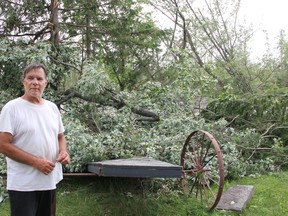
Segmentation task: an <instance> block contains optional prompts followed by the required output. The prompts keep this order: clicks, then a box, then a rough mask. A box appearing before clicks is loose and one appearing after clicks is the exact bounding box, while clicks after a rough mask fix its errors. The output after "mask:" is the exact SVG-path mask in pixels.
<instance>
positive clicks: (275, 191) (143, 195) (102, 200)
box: [0, 172, 288, 216]
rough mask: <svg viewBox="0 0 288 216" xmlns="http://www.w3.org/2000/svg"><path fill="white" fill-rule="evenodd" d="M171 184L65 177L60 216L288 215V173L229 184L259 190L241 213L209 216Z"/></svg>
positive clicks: (3, 215) (5, 208)
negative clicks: (251, 186)
mask: <svg viewBox="0 0 288 216" xmlns="http://www.w3.org/2000/svg"><path fill="white" fill-rule="evenodd" d="M168 181H169V184H165V183H164V181H163V180H158V179H148V180H139V179H131V178H130V179H129V178H97V177H73V178H68V177H66V178H65V179H64V180H63V181H62V182H61V183H60V184H59V185H58V191H57V216H76V215H79V216H98V215H99V216H102V215H103V216H104V215H107V216H110V215H115V216H118V215H119V216H132V215H133V216H134V215H135V216H145V215H147V216H154V215H155V216H162V215H163V216H170V215H171V216H174V215H179V216H182V215H183V216H184V215H185V216H186V215H191V216H194V215H195V216H206V215H207V216H216V215H222V216H238V215H243V216H259V215H260V216H266V215H269V216H280V215H281V216H282V215H283V216H285V215H288V199H287V194H288V172H284V173H276V174H272V175H266V176H260V177H257V178H242V179H239V180H237V181H233V182H226V183H225V190H226V189H228V188H229V187H231V186H233V185H253V186H255V188H256V191H255V194H254V196H253V197H252V199H251V201H250V202H249V203H248V206H247V207H246V208H245V210H244V211H243V212H241V213H239V212H231V211H216V210H215V211H213V212H212V213H209V212H207V210H206V209H205V208H204V207H202V206H201V204H199V203H197V202H196V201H195V200H194V199H193V198H192V197H190V198H189V197H186V196H185V195H183V194H182V193H181V190H179V184H178V182H177V180H175V179H171V180H170V179H169V180H168ZM171 182H172V183H171ZM167 185H169V187H167ZM171 185H172V186H171ZM170 187H173V188H174V189H173V190H170ZM0 216H9V201H8V200H7V201H6V202H4V203H2V204H0Z"/></svg>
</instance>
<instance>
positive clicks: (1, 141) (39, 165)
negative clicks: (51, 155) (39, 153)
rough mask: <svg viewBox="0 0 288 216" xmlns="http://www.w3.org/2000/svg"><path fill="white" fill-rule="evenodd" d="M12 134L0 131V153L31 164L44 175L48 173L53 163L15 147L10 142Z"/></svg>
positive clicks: (53, 165)
mask: <svg viewBox="0 0 288 216" xmlns="http://www.w3.org/2000/svg"><path fill="white" fill-rule="evenodd" d="M12 140H13V136H12V135H11V134H10V133H7V132H0V153H2V154H4V155H5V156H7V157H9V158H11V159H12V160H15V161H18V162H20V163H23V164H27V165H30V166H33V167H34V168H36V169H38V170H39V171H41V172H42V173H44V174H45V175H48V174H49V173H50V172H52V170H53V169H54V167H55V164H54V163H52V162H51V161H48V160H46V159H43V158H39V157H36V156H34V155H32V154H30V153H28V152H25V151H23V150H22V149H20V148H17V147H16V146H15V145H13V144H12Z"/></svg>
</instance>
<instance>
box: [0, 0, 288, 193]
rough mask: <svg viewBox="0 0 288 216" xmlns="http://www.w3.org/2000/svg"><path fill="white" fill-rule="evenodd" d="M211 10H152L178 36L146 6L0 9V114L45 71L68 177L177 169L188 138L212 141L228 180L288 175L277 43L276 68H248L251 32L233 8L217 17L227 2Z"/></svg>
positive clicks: (0, 166) (269, 64) (129, 2)
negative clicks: (168, 23)
mask: <svg viewBox="0 0 288 216" xmlns="http://www.w3.org/2000/svg"><path fill="white" fill-rule="evenodd" d="M189 2H190V3H189ZM212 2H213V4H211V5H206V6H207V8H206V12H205V13H204V10H203V11H201V10H199V11H198V10H197V11H195V10H194V9H193V7H191V4H192V1H186V3H187V5H185V4H186V3H185V4H184V5H181V4H180V5H178V4H176V3H177V1H173V4H172V5H171V3H172V2H171V1H163V2H161V3H163V4H159V5H155V2H154V4H153V1H152V2H150V3H152V5H154V6H155V8H158V9H159V7H163V10H161V11H162V12H164V13H165V11H166V12H167V14H170V15H171V14H173V15H175V16H172V17H173V18H171V17H170V18H171V19H172V20H173V22H174V24H175V29H168V30H167V29H164V30H163V29H159V28H158V27H157V26H156V24H155V22H153V21H152V19H151V16H150V15H149V14H148V13H145V12H144V10H143V4H145V1H136V0H135V1H133V0H125V1H114V0H111V1H110V0H105V1H97V0H93V1H90V0H83V1H63V2H60V1H58V0H51V1H48V0H45V1H44V0H43V1H41V2H40V1H39V2H38V3H37V4H32V2H31V1H28V0H22V1H6V0H3V1H1V3H0V17H1V19H0V24H2V25H1V26H2V27H1V28H0V31H1V36H0V39H1V40H0V110H1V108H2V106H3V105H4V104H5V103H6V102H7V101H9V100H10V99H12V98H14V97H17V96H19V95H21V94H22V93H23V92H22V91H23V90H22V86H21V83H20V77H21V72H22V71H23V68H24V67H25V66H26V65H27V64H28V63H30V62H32V61H38V62H42V63H44V64H45V65H46V66H47V68H48V69H49V86H48V88H47V89H46V91H45V98H46V99H49V100H51V101H53V102H55V103H56V104H57V105H58V107H59V109H60V110H61V113H62V115H63V121H64V124H65V128H66V132H65V133H66V136H67V140H68V143H69V145H68V146H69V152H70V154H71V158H72V162H71V164H69V165H67V166H65V167H64V170H65V172H85V171H86V169H87V166H86V165H87V163H88V162H92V161H99V160H104V159H114V158H128V157H132V156H149V157H153V158H155V159H159V160H163V161H167V162H170V163H173V164H179V160H180V150H181V148H182V146H183V143H184V141H185V139H186V137H187V136H188V135H189V134H190V133H191V132H192V131H194V130H206V131H209V132H210V133H211V134H213V135H214V136H215V137H216V139H217V140H218V141H219V143H220V145H221V149H222V151H223V157H224V161H225V169H226V177H227V178H238V177H239V176H245V175H257V174H260V173H263V172H267V171H275V170H278V169H279V168H281V166H283V165H286V163H287V162H286V161H287V159H286V157H285V156H284V155H283V151H284V150H285V147H287V135H286V131H287V129H286V127H287V113H286V104H287V102H286V101H285V99H286V95H283V93H285V92H287V89H286V88H287V82H286V81H285V79H284V78H283V77H285V76H282V75H283V74H284V75H285V72H286V69H287V66H286V63H285V62H287V56H288V55H287V49H286V47H287V42H286V40H285V35H284V33H283V32H282V34H281V36H282V37H281V44H280V49H281V58H280V61H279V60H277V58H274V57H272V56H271V55H270V53H267V55H265V56H264V58H263V59H262V60H261V62H260V63H259V64H256V63H252V62H251V61H250V60H249V53H248V51H247V50H246V45H247V42H248V40H249V36H248V35H247V32H249V29H245V28H244V27H243V26H241V25H240V28H238V27H239V26H238V25H237V26H235V25H236V24H235V23H236V22H234V21H233V23H231V20H232V19H230V16H229V14H230V15H233V17H234V18H235V19H236V17H237V13H236V12H237V10H238V8H239V6H240V4H239V2H238V1H233V4H231V5H230V4H229V5H230V6H232V7H233V8H232V11H230V13H228V15H227V14H226V15H225V16H224V14H222V13H221V12H224V9H225V11H226V9H227V7H226V6H225V4H222V3H225V1H224V0H223V2H222V1H219V0H214V1H212ZM8 3H9V4H8ZM41 3H42V4H41ZM146 3H147V2H146ZM220 3H221V4H220ZM13 6H15V8H16V10H13ZM224 6H225V7H224ZM185 8H186V9H185ZM164 9H165V10H164ZM230 9H231V8H230ZM35 11H37V13H36V12H35ZM227 11H228V10H227ZM16 12H17V13H16ZM92 12H93V13H92ZM207 12H209V13H207ZM35 15H37V17H38V18H37V19H35ZM222 15H223V16H222ZM179 20H180V21H179ZM229 22H230V23H229ZM234 24H235V25H234ZM179 28H180V30H179ZM217 29H218V31H216V30H217ZM224 35H225V37H224ZM163 47H164V49H163ZM161 49H163V51H161ZM279 65H280V66H279ZM260 91H261V92H264V93H266V92H269V95H264V96H263V97H259V96H258V95H259V92H260ZM275 92H276V93H277V95H275ZM244 93H245V94H244ZM255 95H256V96H255ZM206 106H207V107H206ZM202 110H204V111H202ZM5 172H6V167H5V162H4V157H3V155H1V156H0V173H1V174H5ZM1 180H2V179H0V181H1ZM0 185H1V182H0ZM2 193H3V187H2V186H0V196H1V194H2Z"/></svg>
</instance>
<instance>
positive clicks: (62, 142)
mask: <svg viewBox="0 0 288 216" xmlns="http://www.w3.org/2000/svg"><path fill="white" fill-rule="evenodd" d="M58 143H59V155H58V158H57V159H56V161H57V162H60V163H62V164H68V163H70V156H69V154H68V152H67V142H66V139H65V136H64V133H60V134H58Z"/></svg>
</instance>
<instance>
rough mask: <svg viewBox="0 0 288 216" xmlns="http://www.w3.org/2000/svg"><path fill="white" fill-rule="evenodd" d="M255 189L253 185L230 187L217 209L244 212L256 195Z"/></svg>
mask: <svg viewBox="0 0 288 216" xmlns="http://www.w3.org/2000/svg"><path fill="white" fill-rule="evenodd" d="M254 192H255V187H254V186H252V185H236V186H232V187H230V188H229V189H228V190H227V191H226V192H224V193H223V194H222V196H221V199H220V201H219V203H218V205H217V206H216V209H219V210H220V209H221V210H233V211H242V210H243V209H244V208H245V207H246V205H247V203H248V202H249V201H250V199H251V198H252V196H253V195H254Z"/></svg>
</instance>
